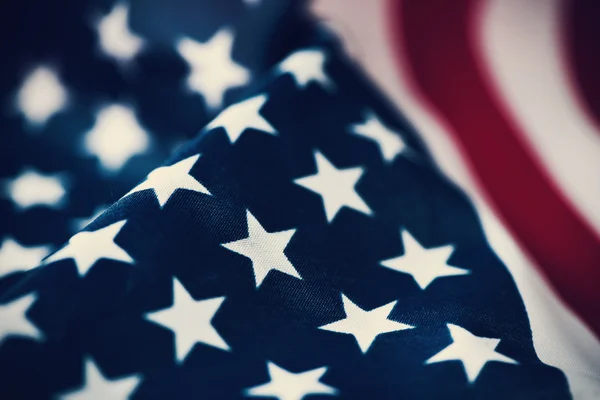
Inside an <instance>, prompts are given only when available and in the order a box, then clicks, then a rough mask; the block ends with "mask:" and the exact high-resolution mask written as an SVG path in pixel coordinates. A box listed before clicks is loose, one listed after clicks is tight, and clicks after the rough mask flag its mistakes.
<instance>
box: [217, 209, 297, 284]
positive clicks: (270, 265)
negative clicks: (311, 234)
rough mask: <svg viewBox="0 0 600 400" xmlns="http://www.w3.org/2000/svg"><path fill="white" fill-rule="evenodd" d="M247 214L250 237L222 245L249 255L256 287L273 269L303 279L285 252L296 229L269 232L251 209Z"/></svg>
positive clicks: (246, 255)
mask: <svg viewBox="0 0 600 400" xmlns="http://www.w3.org/2000/svg"><path fill="white" fill-rule="evenodd" d="M246 215H247V218H248V237H247V238H245V239H240V240H236V241H234V242H229V243H222V244H221V246H223V247H225V248H226V249H229V250H231V251H233V252H236V253H238V254H241V255H243V256H245V257H248V258H249V259H250V260H251V261H252V268H254V281H255V282H256V287H259V286H260V285H261V283H263V281H264V280H265V278H266V277H267V275H268V274H269V272H271V271H273V270H276V271H279V272H283V273H284V274H288V275H291V276H293V277H296V278H298V279H302V277H301V276H300V274H299V273H298V271H296V269H295V268H294V266H293V265H292V263H291V262H290V260H289V259H288V258H287V256H286V255H285V253H284V251H285V248H286V247H287V245H288V243H289V242H290V240H291V239H292V236H293V235H294V233H295V232H296V230H295V229H288V230H286V231H280V232H267V231H266V230H265V229H264V228H263V227H262V225H261V224H260V223H259V222H258V220H257V219H256V218H255V217H254V215H252V214H251V213H250V211H247V213H246Z"/></svg>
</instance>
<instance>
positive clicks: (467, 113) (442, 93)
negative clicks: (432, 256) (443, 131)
mask: <svg viewBox="0 0 600 400" xmlns="http://www.w3.org/2000/svg"><path fill="white" fill-rule="evenodd" d="M388 1H389V6H390V19H391V21H392V30H393V35H394V38H395V46H396V48H397V50H398V51H397V54H398V57H397V59H398V61H399V62H401V63H403V64H404V63H406V64H408V65H403V66H404V68H402V70H404V71H408V73H409V75H411V76H410V78H411V79H410V80H412V81H413V82H414V84H415V85H416V86H417V88H415V89H416V90H415V92H419V91H420V93H421V94H422V95H424V99H422V100H424V102H425V103H426V105H427V103H428V105H429V106H430V107H431V108H432V109H433V112H434V113H435V114H439V115H440V116H441V117H442V119H443V120H445V121H446V122H447V123H448V124H449V127H450V129H449V131H450V132H451V134H452V135H453V136H454V138H455V139H456V140H457V141H458V143H459V144H460V146H461V147H462V149H461V150H462V151H463V155H464V156H465V158H466V161H467V162H468V163H469V164H470V167H471V171H472V172H473V175H474V176H475V178H476V179H477V180H478V183H479V185H480V186H481V187H482V188H484V190H485V191H486V193H487V195H488V197H489V198H490V199H491V200H492V204H493V205H494V206H495V207H496V209H497V210H498V211H499V213H500V215H501V216H502V218H503V220H504V222H505V224H506V225H507V226H508V227H509V229H510V230H511V232H512V233H513V236H515V238H516V239H517V241H518V242H519V243H520V244H521V247H524V248H525V249H526V250H527V252H528V253H529V255H530V256H531V257H532V258H533V259H534V260H535V261H536V264H537V265H539V266H540V267H541V268H542V269H543V271H544V273H545V275H546V276H547V277H548V278H549V280H550V281H551V283H552V284H553V286H554V287H555V288H556V289H557V290H558V292H559V294H560V295H561V296H562V297H563V299H564V300H565V301H566V302H567V304H569V305H570V306H571V307H572V308H573V309H574V310H575V311H576V312H577V313H578V314H579V315H580V316H581V317H582V318H583V319H584V320H585V321H586V322H587V323H588V324H589V325H590V326H591V327H592V329H593V330H594V331H595V332H596V333H600V288H599V284H600V242H599V241H598V239H597V238H596V236H595V235H594V233H593V232H592V230H591V229H590V228H589V227H588V225H587V224H586V223H585V222H583V221H582V220H581V219H580V218H579V216H578V215H577V214H576V213H575V212H574V211H573V210H572V209H571V208H570V206H569V204H568V203H567V202H566V201H565V199H564V198H563V197H562V195H561V193H560V190H558V189H557V188H556V187H554V186H553V183H552V181H551V180H550V179H548V177H547V176H546V175H545V171H544V169H543V168H542V167H541V165H539V164H538V162H537V161H536V159H535V157H533V156H532V153H531V151H530V149H528V148H527V145H526V143H525V142H524V141H523V139H522V138H523V135H524V133H523V132H521V131H520V130H519V128H518V127H517V125H516V124H515V123H514V122H513V121H511V119H510V117H509V115H510V114H508V113H507V112H506V110H504V109H503V108H502V106H501V102H500V101H499V98H498V97H497V95H496V94H494V92H493V90H492V85H490V81H489V80H488V79H489V77H488V76H486V74H485V73H484V72H483V68H481V67H480V66H482V65H484V64H483V63H482V62H480V60H479V59H478V57H479V55H478V53H477V50H476V43H475V41H474V40H473V38H472V37H471V36H472V35H471V34H472V32H471V31H472V30H473V27H474V26H475V25H474V23H475V22H476V21H475V18H474V17H475V16H476V15H475V11H476V8H475V5H476V4H477V2H478V0H453V1H447V0H428V1H404V2H403V3H401V2H400V1H397V0H388ZM479 4H481V3H479ZM394 22H395V23H394Z"/></svg>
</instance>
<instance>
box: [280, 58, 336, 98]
mask: <svg viewBox="0 0 600 400" xmlns="http://www.w3.org/2000/svg"><path fill="white" fill-rule="evenodd" d="M325 61H327V56H326V55H325V53H324V52H323V51H322V50H317V49H310V50H299V51H297V52H295V53H293V54H292V55H290V56H289V57H288V58H286V59H285V60H283V61H282V62H281V64H279V72H280V73H282V74H286V73H289V74H290V75H291V76H292V78H293V79H294V81H295V82H296V85H298V87H300V88H305V87H306V86H308V84H309V83H311V82H316V83H319V84H321V85H322V86H323V87H324V88H326V89H328V90H331V89H333V82H332V81H331V79H329V77H328V76H327V74H326V73H325Z"/></svg>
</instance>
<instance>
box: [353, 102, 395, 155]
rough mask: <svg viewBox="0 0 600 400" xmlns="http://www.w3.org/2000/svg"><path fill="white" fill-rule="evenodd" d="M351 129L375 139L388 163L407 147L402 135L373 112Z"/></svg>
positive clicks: (365, 136) (355, 132) (357, 133)
mask: <svg viewBox="0 0 600 400" xmlns="http://www.w3.org/2000/svg"><path fill="white" fill-rule="evenodd" d="M350 129H351V132H352V133H354V134H356V135H358V136H362V137H364V138H367V139H370V140H372V141H374V142H375V143H376V144H377V146H378V147H379V151H380V152H381V156H382V157H383V159H384V160H385V161H386V162H388V163H390V162H392V161H393V160H394V158H396V156H397V155H398V154H400V153H402V152H403V151H404V150H405V149H406V143H404V141H403V140H402V137H400V135H399V134H398V133H397V132H394V131H393V130H391V129H390V128H388V127H387V126H385V125H384V124H383V123H382V122H381V121H380V120H379V118H377V116H376V115H375V114H374V113H373V112H369V113H368V114H367V118H366V120H365V122H362V123H359V124H354V125H352V126H351V127H350Z"/></svg>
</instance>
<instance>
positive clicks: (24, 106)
mask: <svg viewBox="0 0 600 400" xmlns="http://www.w3.org/2000/svg"><path fill="white" fill-rule="evenodd" d="M67 97H68V95H67V90H66V89H65V87H64V86H63V85H62V83H61V82H60V80H59V78H58V76H57V74H56V72H55V71H53V70H52V69H50V68H49V67H47V66H39V67H37V68H36V69H34V70H33V71H32V72H30V73H29V75H28V76H27V78H25V81H24V82H23V84H22V85H21V88H20V89H19V91H18V92H17V98H16V108H17V110H18V111H19V112H21V113H22V114H23V115H24V116H25V118H27V120H28V122H29V123H31V124H32V125H34V126H39V125H43V124H45V123H46V121H47V120H48V119H50V117H52V116H53V115H54V114H56V113H57V112H59V111H61V110H62V109H64V108H65V106H66V105H67Z"/></svg>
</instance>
